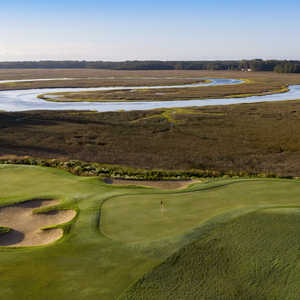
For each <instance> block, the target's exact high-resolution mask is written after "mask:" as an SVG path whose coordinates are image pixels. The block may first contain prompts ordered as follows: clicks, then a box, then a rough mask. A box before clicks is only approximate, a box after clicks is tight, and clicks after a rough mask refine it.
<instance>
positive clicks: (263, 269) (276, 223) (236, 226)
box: [121, 208, 300, 300]
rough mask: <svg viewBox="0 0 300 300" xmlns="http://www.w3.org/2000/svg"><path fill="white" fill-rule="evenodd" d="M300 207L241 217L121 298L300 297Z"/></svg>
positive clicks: (174, 258) (185, 250) (239, 299)
mask: <svg viewBox="0 0 300 300" xmlns="http://www.w3.org/2000/svg"><path fill="white" fill-rule="evenodd" d="M299 226H300V210H299V208H297V209H296V208H294V209H292V208H289V209H272V210H270V209H266V210H259V211H257V212H252V213H249V214H247V215H244V216H241V217H239V218H237V219H235V220H232V221H230V222H228V223H227V224H225V225H223V226H220V227H218V228H215V229H214V230H212V231H211V232H210V233H209V234H207V235H205V236H203V238H202V239H201V240H199V241H197V242H195V243H192V244H190V245H188V246H186V247H184V248H183V249H181V250H180V251H179V252H177V253H176V254H174V255H173V256H171V257H170V258H168V259H167V260H166V261H165V262H164V263H163V264H161V265H160V266H158V267H157V268H155V269H154V270H153V271H151V272H149V273H148V274H147V275H145V276H144V277H143V278H142V279H141V280H140V281H138V282H137V283H136V284H135V285H134V286H133V287H131V288H130V289H129V290H128V291H127V292H126V293H125V294H124V296H123V297H121V299H124V300H125V299H131V300H133V299H144V300H148V299H149V300H150V299H151V300H152V299H157V300H159V299H161V300H165V299H180V300H181V299H226V300H245V299H268V300H269V299H270V300H271V299H274V300H275V299H299V294H300V284H299V275H300V267H299V244H300V235H299Z"/></svg>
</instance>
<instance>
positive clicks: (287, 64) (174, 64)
mask: <svg viewBox="0 0 300 300" xmlns="http://www.w3.org/2000/svg"><path fill="white" fill-rule="evenodd" d="M42 68H45V69H72V68H73V69H83V68H86V69H109V70H222V71H225V70H251V71H258V72H259V71H270V72H272V71H274V72H278V73H300V61H291V60H290V61H287V60H284V61H283V60H262V59H253V60H224V61H221V60H217V61H158V60H147V61H140V60H134V61H121V62H111V61H73V60H72V61H71V60H65V61H52V60H44V61H17V62H0V69H42Z"/></svg>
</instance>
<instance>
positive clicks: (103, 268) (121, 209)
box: [0, 165, 300, 300]
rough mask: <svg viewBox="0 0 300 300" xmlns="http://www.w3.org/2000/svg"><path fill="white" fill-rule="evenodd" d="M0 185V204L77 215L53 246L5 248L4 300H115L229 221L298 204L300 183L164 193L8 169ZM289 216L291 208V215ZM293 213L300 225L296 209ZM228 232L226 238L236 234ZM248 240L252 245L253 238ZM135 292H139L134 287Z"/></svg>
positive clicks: (206, 186) (228, 184) (1, 270)
mask: <svg viewBox="0 0 300 300" xmlns="http://www.w3.org/2000/svg"><path fill="white" fill-rule="evenodd" d="M0 186H1V193H0V206H6V205H9V204H13V203H16V202H23V201H24V200H32V199H55V200H60V201H61V202H60V203H59V204H58V207H57V208H58V209H75V210H77V211H78V216H77V217H76V218H75V220H74V221H73V223H72V224H71V225H68V226H65V227H64V228H65V235H64V237H63V238H62V239H60V240H58V241H57V242H55V243H52V244H49V245H47V246H39V247H26V248H18V249H11V248H9V249H8V248H4V247H3V248H0V275H1V276H0V295H1V297H0V298H1V299H2V298H3V299H5V300H7V299H9V300H16V299H18V300H19V299H21V300H22V299H33V300H34V299H38V300H40V299H43V300H44V299H51V300H52V299H58V300H60V299H101V300H102V299H115V298H117V297H119V296H120V295H121V294H122V293H124V291H125V290H126V289H127V288H129V287H130V286H132V285H133V284H134V283H135V282H136V281H138V280H139V278H141V277H142V276H143V275H144V274H146V273H147V272H150V271H151V270H152V269H153V268H154V267H156V266H158V265H160V264H161V263H162V262H164V261H165V260H166V259H167V258H168V257H169V256H171V255H172V254H174V253H175V252H176V251H178V250H180V249H181V248H182V247H186V248H184V249H189V247H190V245H192V244H191V243H192V242H197V243H198V241H199V243H201V241H202V240H203V238H206V237H207V236H209V235H211V234H213V232H214V230H216V228H220V227H218V225H220V224H224V225H222V226H221V227H223V226H225V227H224V228H231V229H230V230H231V231H234V228H232V227H230V226H233V225H228V224H235V223H230V222H239V221H238V220H240V219H241V220H243V216H244V215H245V214H246V216H248V215H249V214H248V215H247V213H250V212H251V211H254V210H256V209H263V208H265V207H268V208H270V207H281V206H284V207H289V206H298V205H299V206H300V196H299V195H300V183H299V182H297V181H294V180H262V179H260V180H239V181H238V180H236V181H234V180H217V181H214V182H208V183H200V184H194V185H192V186H191V187H189V188H187V189H185V190H176V191H162V190H159V189H151V188H141V187H132V186H131V187H127V186H114V185H107V184H105V183H103V182H102V181H100V180H99V179H98V178H92V177H90V178H87V177H76V176H73V175H71V174H68V173H66V172H64V171H60V170H55V169H50V168H42V167H33V166H31V167H30V166H14V165H7V166H0ZM161 200H163V202H164V204H165V208H163V209H161V207H160V201H161ZM250 215H251V213H250ZM289 215H290V212H289V211H286V213H285V216H286V218H288V217H289ZM291 215H292V219H291V220H298V215H297V214H295V213H294V211H292V213H291ZM270 216H273V214H272V213H271V214H270ZM233 217H237V218H234V219H232V218H233ZM99 218H100V220H99ZM247 218H248V217H247ZM291 222H292V221H291ZM297 222H298V221H297ZM226 224H227V225H226ZM259 224H260V223H259ZM261 224H262V226H264V224H265V223H263V222H262V223H261ZM295 224H296V223H295ZM2 226H3V225H2ZM99 226H100V227H99ZM226 226H227V227H226ZM228 226H229V227H228ZM0 227H1V220H0ZM233 227H234V226H233ZM99 228H100V230H99ZM268 228H269V227H268ZM289 228H290V229H291V230H294V229H293V225H291V226H290V227H287V229H286V233H288V232H289ZM224 230H225V229H224ZM230 230H229V231H228V233H227V230H226V232H224V234H225V233H226V234H228V235H230V232H231V231H230ZM276 230H278V228H276ZM267 232H268V234H270V232H271V229H270V228H269V229H267ZM4 234H5V233H4ZM240 236H243V234H240ZM246 238H248V239H249V243H251V244H253V241H252V240H250V239H253V235H249V236H248V237H247V236H246ZM220 239H222V234H221V235H220ZM228 243H230V242H228ZM253 245H254V246H255V243H254V244H253ZM186 251H189V250H186ZM213 251H217V250H214V249H213V248H212V253H214V252H213ZM257 251H258V252H257V253H259V248H258V250H257ZM196 253H198V252H197V251H196ZM196 253H195V255H196ZM208 255H209V253H208ZM284 259H285V258H283V262H282V265H283V266H284V263H285V262H284ZM228 264H230V263H228ZM199 268H201V264H200V265H199ZM199 272H200V269H199ZM203 272H204V271H203ZM282 272H283V273H284V272H285V271H284V270H283V271H282ZM253 276H254V277H255V274H254V275H253ZM232 280H234V278H233V279H232ZM168 284H169V283H168ZM170 286H172V283H170ZM134 287H135V286H134ZM147 289H148V288H147ZM213 291H214V289H213V288H212V290H211V293H213ZM151 293H152V292H151V290H149V295H152V294H151ZM132 295H133V297H136V295H139V294H138V293H137V292H136V290H135V293H134V294H132ZM130 297H131V296H130ZM164 297H165V296H164ZM167 297H169V296H167ZM129 299H131V298H129ZM136 299H140V298H138V297H137V298H136ZM145 299H146V298H145ZM147 299H154V298H147ZM165 299H168V298H165ZM170 299H171V298H170ZM173 299H174V297H173ZM178 299H179V298H178ZM191 299H192V298H191Z"/></svg>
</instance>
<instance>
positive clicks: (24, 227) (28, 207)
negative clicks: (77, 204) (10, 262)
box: [0, 200, 76, 247]
mask: <svg viewBox="0 0 300 300" xmlns="http://www.w3.org/2000/svg"><path fill="white" fill-rule="evenodd" d="M58 202H59V201H49V200H32V201H27V202H24V203H20V204H15V205H11V206H5V207H1V208H0V226H4V227H8V228H10V229H11V230H10V231H9V232H8V233H5V234H1V235H0V246H6V247H26V246H39V245H46V244H49V243H51V242H54V241H56V240H58V239H59V238H61V237H62V236H63V230H62V229H61V228H53V229H45V230H43V229H41V228H42V227H48V226H54V225H59V224H64V223H67V222H69V221H71V220H72V219H73V218H74V217H75V215H76V212H75V211H74V210H53V211H50V212H47V213H36V214H34V213H33V210H35V209H36V208H41V207H46V206H53V205H56V204H57V203H58Z"/></svg>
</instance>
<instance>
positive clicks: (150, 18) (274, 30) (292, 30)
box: [0, 0, 300, 61]
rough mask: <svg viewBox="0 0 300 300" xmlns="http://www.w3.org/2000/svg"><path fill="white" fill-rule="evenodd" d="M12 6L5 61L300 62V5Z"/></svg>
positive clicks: (0, 47) (4, 18) (4, 30)
mask: <svg viewBox="0 0 300 300" xmlns="http://www.w3.org/2000/svg"><path fill="white" fill-rule="evenodd" d="M244 2H245V1H235V0H224V1H221V0H219V1H216V0H210V1H207V0H205V1H201V0H198V1H196V0H192V1H190V0H186V1H183V0H181V1H178V0H173V1H169V0H165V1H164V0H160V1H157V0H153V1H142V0H140V1H137V0H128V1H120V0H115V1H113V0H111V1H101V0H98V1H96V0H85V1H82V0H81V1H78V0H73V1H71V0H52V1H50V0H49V1H44V0H39V1H37V0H27V1H24V0H22V1H19V0H11V1H5V3H1V9H0V25H1V26H0V37H1V39H0V41H1V42H0V60H1V61H3V60H40V59H86V60H127V59H128V60H129V59H130V60H131V59H161V60H201V59H241V58H266V59H268V58H277V59H300V39H299V34H300V18H299V11H300V1H299V0H298V1H294V0H286V1H278V0H273V1H269V0H261V1H258V0H252V1H247V2H245V3H244Z"/></svg>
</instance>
